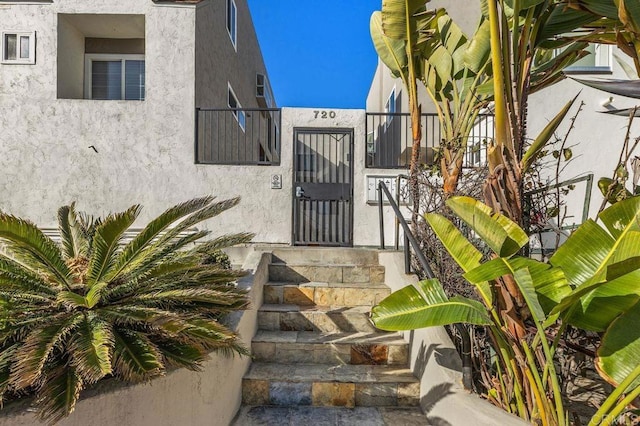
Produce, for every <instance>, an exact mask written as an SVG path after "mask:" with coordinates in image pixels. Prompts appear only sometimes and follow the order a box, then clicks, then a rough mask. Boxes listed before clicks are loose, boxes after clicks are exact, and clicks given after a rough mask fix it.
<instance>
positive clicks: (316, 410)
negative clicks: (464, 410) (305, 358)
mask: <svg viewBox="0 0 640 426" xmlns="http://www.w3.org/2000/svg"><path fill="white" fill-rule="evenodd" d="M232 425H234V426H257V425H265V426H271V425H273V426H301V425H302V426H304V425H308V426H425V425H427V426H428V425H430V423H429V422H428V420H427V418H426V417H425V415H424V414H422V411H420V409H419V408H409V407H355V408H343V407H302V406H297V407H274V406H256V407H250V406H244V407H242V409H241V410H240V412H239V413H238V416H237V417H236V419H235V421H234V422H233V423H232Z"/></svg>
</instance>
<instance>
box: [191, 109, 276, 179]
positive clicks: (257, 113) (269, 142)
mask: <svg viewBox="0 0 640 426" xmlns="http://www.w3.org/2000/svg"><path fill="white" fill-rule="evenodd" d="M280 126H281V110H280V109H277V108H261V109H246V108H226V109H210V108H196V129H195V133H196V146H195V155H196V164H223V165H265V166H270V165H279V164H280Z"/></svg>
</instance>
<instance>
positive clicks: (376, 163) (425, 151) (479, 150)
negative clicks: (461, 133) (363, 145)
mask: <svg viewBox="0 0 640 426" xmlns="http://www.w3.org/2000/svg"><path fill="white" fill-rule="evenodd" d="M420 120H421V124H422V140H421V143H420V147H421V149H420V151H421V152H420V161H421V162H422V163H423V164H427V165H431V164H433V162H434V155H435V151H434V148H437V147H438V146H439V145H440V142H441V141H442V139H443V137H442V134H443V132H442V128H441V126H440V121H439V120H438V115H437V114H433V113H429V114H427V113H425V114H422V115H421V117H420ZM365 128H366V134H367V150H366V151H367V154H366V167H368V168H377V169H396V168H408V167H409V165H410V164H411V149H412V146H413V133H412V130H411V115H410V114H408V113H386V112H367V114H366V124H365ZM493 136H494V124H493V115H491V114H479V115H478V117H477V118H476V123H475V125H474V127H473V128H472V130H471V133H470V134H469V137H468V140H467V152H466V154H465V158H464V167H478V166H482V165H484V164H485V163H486V159H487V155H486V146H487V143H486V142H487V140H489V139H493Z"/></svg>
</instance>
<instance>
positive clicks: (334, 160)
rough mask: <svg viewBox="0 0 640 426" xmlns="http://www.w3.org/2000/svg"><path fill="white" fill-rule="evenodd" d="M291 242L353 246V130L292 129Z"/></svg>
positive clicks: (297, 243)
mask: <svg viewBox="0 0 640 426" xmlns="http://www.w3.org/2000/svg"><path fill="white" fill-rule="evenodd" d="M294 146H295V149H294V178H293V195H294V201H293V241H294V244H296V245H321V246H351V245H352V244H353V170H352V167H351V160H352V158H353V129H348V130H345V129H295V131H294Z"/></svg>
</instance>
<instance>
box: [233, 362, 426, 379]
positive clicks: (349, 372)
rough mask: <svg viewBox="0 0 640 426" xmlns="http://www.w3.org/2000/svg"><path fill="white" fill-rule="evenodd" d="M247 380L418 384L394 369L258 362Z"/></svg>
mask: <svg viewBox="0 0 640 426" xmlns="http://www.w3.org/2000/svg"><path fill="white" fill-rule="evenodd" d="M244 379H245V380H261V381H275V382H296V383H302V382H339V383H360V384H363V383H365V384H366V383H418V379H416V377H415V376H414V375H413V372H412V371H411V370H410V369H408V368H406V367H402V366H394V365H351V364H340V365H324V364H277V363H266V362H254V363H252V364H251V367H249V371H247V374H245V376H244Z"/></svg>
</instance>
